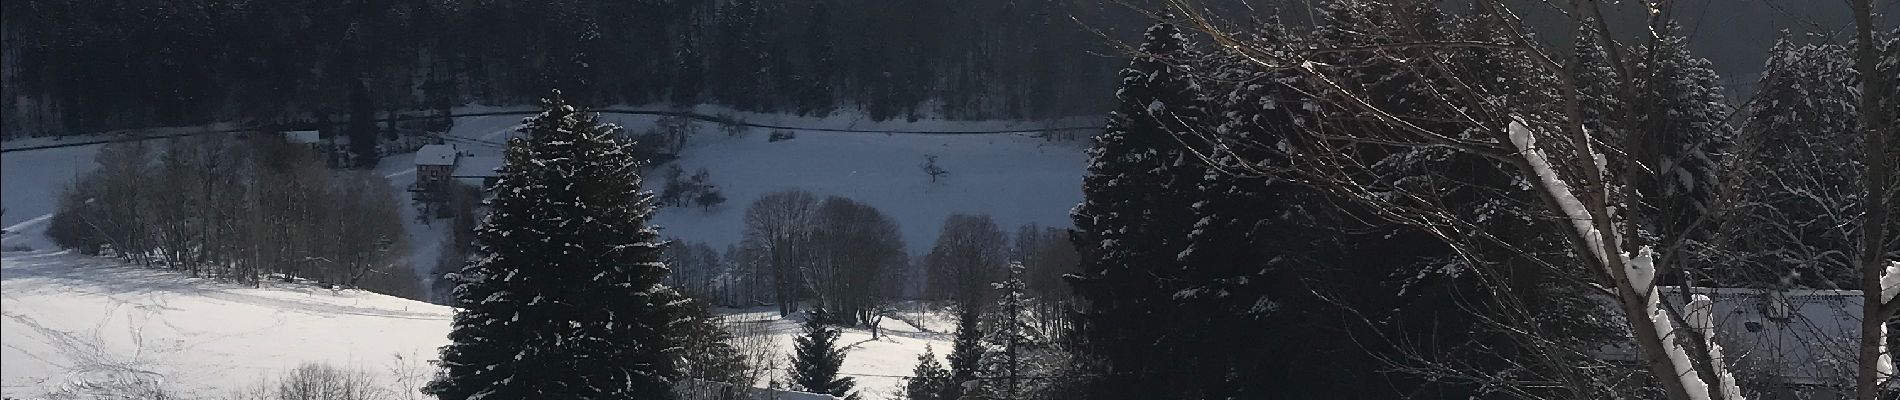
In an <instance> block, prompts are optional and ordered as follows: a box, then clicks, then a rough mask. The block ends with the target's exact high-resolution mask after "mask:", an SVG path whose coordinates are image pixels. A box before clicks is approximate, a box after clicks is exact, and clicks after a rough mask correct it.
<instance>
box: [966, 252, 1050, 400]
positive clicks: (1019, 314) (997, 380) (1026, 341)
mask: <svg viewBox="0 0 1900 400" xmlns="http://www.w3.org/2000/svg"><path fill="white" fill-rule="evenodd" d="M1024 269H1025V268H1024V267H1023V264H1022V263H1019V262H1012V263H1010V265H1009V275H1008V277H1007V278H1005V279H1003V281H1002V282H998V283H996V304H995V305H994V306H993V308H992V309H991V310H990V312H989V314H988V315H987V316H988V319H989V323H988V324H986V325H988V326H989V329H987V330H985V332H984V335H983V349H984V352H985V354H984V355H983V359H982V363H981V364H982V366H981V369H982V371H983V375H984V376H985V377H987V378H988V379H986V380H985V381H984V382H983V391H984V392H985V393H984V395H985V396H984V397H985V398H990V399H1023V398H1027V394H1028V393H1029V392H1030V391H1031V386H1032V384H1033V383H1035V379H1034V377H1035V376H1037V375H1043V374H1044V372H1045V368H1044V366H1043V365H1042V364H1043V361H1044V360H1043V353H1044V351H1045V350H1046V349H1045V345H1046V344H1047V342H1048V335H1045V334H1044V333H1043V332H1041V329H1040V328H1038V327H1037V326H1036V325H1035V323H1034V318H1035V317H1034V316H1033V315H1030V312H1031V310H1030V308H1031V307H1033V306H1034V305H1033V304H1031V299H1030V298H1029V293H1028V285H1027V284H1025V283H1023V271H1024Z"/></svg>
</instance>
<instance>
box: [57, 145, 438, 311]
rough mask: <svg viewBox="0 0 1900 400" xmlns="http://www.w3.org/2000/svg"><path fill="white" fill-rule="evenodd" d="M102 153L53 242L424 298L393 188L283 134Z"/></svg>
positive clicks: (215, 272) (257, 276) (245, 276)
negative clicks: (332, 165)
mask: <svg viewBox="0 0 1900 400" xmlns="http://www.w3.org/2000/svg"><path fill="white" fill-rule="evenodd" d="M149 143H150V142H123V143H112V144H107V145H105V146H104V147H103V148H102V149H100V151H99V154H98V157H97V160H98V163H99V166H98V167H97V168H96V169H94V170H93V171H92V172H90V173H88V174H86V175H85V176H82V177H80V178H79V180H78V181H77V182H75V183H74V184H73V185H72V186H71V187H69V188H67V189H66V191H65V192H64V193H63V194H62V195H61V198H60V206H59V211H58V213H57V214H55V216H54V218H53V220H52V222H51V224H50V225H49V226H48V228H47V235H48V236H49V237H51V238H52V239H53V240H54V241H55V242H56V243H58V244H59V245H61V246H64V247H67V248H71V249H77V250H79V251H81V252H85V253H88V254H112V255H116V256H118V257H122V258H125V259H128V260H131V261H135V262H138V263H140V264H144V265H151V266H161V267H164V268H168V269H173V270H177V271H182V272H185V273H188V274H190V275H192V276H200V277H209V278H217V279H225V280H232V281H237V282H242V283H247V284H253V285H255V284H259V283H260V282H261V281H263V280H265V279H273V278H274V279H283V280H298V279H302V280H309V281H314V282H316V283H318V284H322V285H329V286H338V287H353V288H364V289H369V290H372V291H377V292H381V293H386V294H391V295H396V296H402V297H408V298H413V299H424V298H425V296H426V294H425V293H421V290H420V289H419V288H418V287H417V285H416V282H417V280H416V279H415V273H414V272H412V270H411V269H410V266H409V264H408V262H407V261H406V257H407V255H408V247H407V246H408V245H407V240H406V236H407V235H406V234H405V233H404V231H403V227H402V217H401V214H400V212H399V208H398V207H399V203H398V202H397V196H396V193H395V192H394V190H392V189H390V187H389V184H388V183H387V181H385V180H384V179H383V178H382V177H380V176H376V175H374V174H371V173H369V172H366V171H362V172H347V173H336V172H333V171H331V170H329V169H327V168H325V167H324V165H323V163H322V161H321V160H319V159H317V157H316V154H315V152H314V151H311V150H310V149H309V148H308V147H305V146H302V145H296V144H291V143H288V142H285V141H284V140H283V138H282V137H281V136H277V135H269V134H265V135H254V136H248V137H244V138H241V139H230V138H228V137H225V136H204V137H192V138H183V139H172V140H169V141H166V142H161V143H158V144H149Z"/></svg>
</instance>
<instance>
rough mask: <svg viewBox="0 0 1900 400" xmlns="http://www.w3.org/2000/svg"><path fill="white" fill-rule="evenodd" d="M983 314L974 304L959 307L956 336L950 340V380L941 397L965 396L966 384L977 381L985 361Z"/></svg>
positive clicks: (956, 397) (947, 398)
mask: <svg viewBox="0 0 1900 400" xmlns="http://www.w3.org/2000/svg"><path fill="white" fill-rule="evenodd" d="M982 315H983V314H982V311H981V309H979V308H977V307H974V306H961V307H959V308H958V310H957V333H956V338H955V339H953V340H952V341H951V342H950V346H951V347H950V357H949V358H950V381H949V382H947V383H945V384H944V385H943V395H941V396H939V397H938V398H939V399H945V400H954V399H960V398H963V394H964V393H963V389H964V384H965V383H970V382H974V381H976V373H977V370H978V369H979V368H981V367H982V362H983V328H982V327H981V325H980V324H981V323H982Z"/></svg>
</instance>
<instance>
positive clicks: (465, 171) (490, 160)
mask: <svg viewBox="0 0 1900 400" xmlns="http://www.w3.org/2000/svg"><path fill="white" fill-rule="evenodd" d="M449 176H451V177H455V178H492V177H497V176H501V157H476V156H469V157H463V158H462V160H461V161H460V162H457V163H456V164H455V172H452V173H450V174H449Z"/></svg>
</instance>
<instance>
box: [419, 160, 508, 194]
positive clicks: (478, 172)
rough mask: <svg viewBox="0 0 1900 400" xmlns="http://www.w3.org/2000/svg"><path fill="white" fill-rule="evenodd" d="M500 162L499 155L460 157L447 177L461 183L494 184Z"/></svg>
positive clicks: (499, 175)
mask: <svg viewBox="0 0 1900 400" xmlns="http://www.w3.org/2000/svg"><path fill="white" fill-rule="evenodd" d="M501 162H502V159H501V157H477V156H468V157H462V159H461V161H458V162H456V164H455V171H454V172H453V173H451V174H450V175H449V177H450V178H455V180H457V181H461V182H463V183H469V184H474V185H481V186H480V187H487V186H488V185H491V184H494V182H495V179H496V178H499V177H501ZM418 171H420V170H418Z"/></svg>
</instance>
